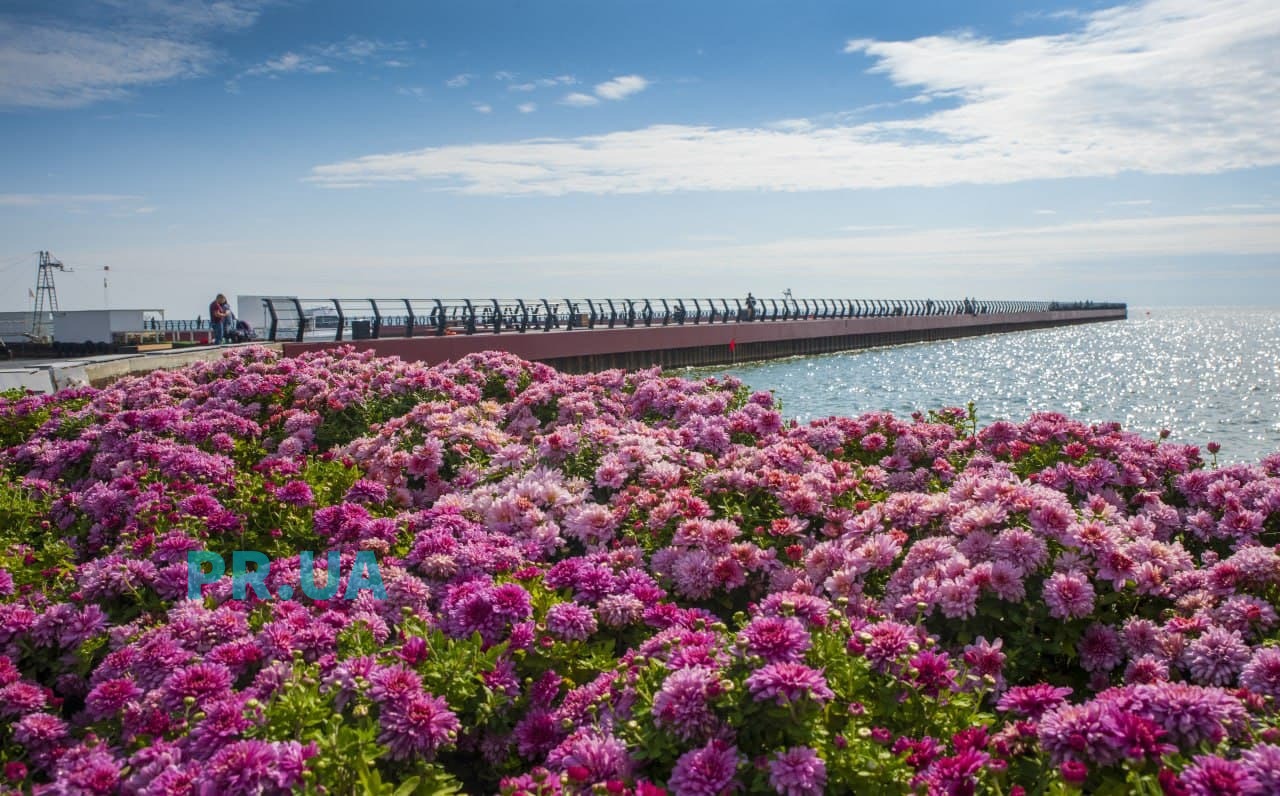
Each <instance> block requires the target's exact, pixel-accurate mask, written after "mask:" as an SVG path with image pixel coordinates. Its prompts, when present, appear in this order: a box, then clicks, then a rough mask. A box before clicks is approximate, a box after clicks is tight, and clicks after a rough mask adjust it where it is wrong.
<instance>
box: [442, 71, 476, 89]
mask: <svg viewBox="0 0 1280 796" xmlns="http://www.w3.org/2000/svg"><path fill="white" fill-rule="evenodd" d="M474 77H475V75H472V74H469V73H467V72H463V73H462V74H460V75H454V76H453V77H451V78H449V79H448V80H446V81H444V84H445V85H446V86H448V87H449V88H463V87H465V86H466V85H467V84H468V83H470V82H471V80H472V79H473V78H474Z"/></svg>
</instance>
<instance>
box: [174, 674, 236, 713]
mask: <svg viewBox="0 0 1280 796" xmlns="http://www.w3.org/2000/svg"><path fill="white" fill-rule="evenodd" d="M231 680H232V678H231V671H230V670H229V669H227V667H225V666H222V665H221V664H217V663H197V664H194V665H192V666H186V667H183V668H181V669H179V670H178V671H176V672H174V673H173V674H172V675H170V676H169V678H168V679H166V680H165V682H164V704H165V707H166V708H168V709H169V710H173V711H183V710H185V709H186V705H185V701H186V700H187V699H188V698H190V699H192V700H194V701H195V704H196V705H197V706H200V705H203V704H204V703H205V702H207V701H208V700H210V699H213V698H214V697H218V696H221V695H223V694H225V693H227V691H228V690H229V689H230V688H231Z"/></svg>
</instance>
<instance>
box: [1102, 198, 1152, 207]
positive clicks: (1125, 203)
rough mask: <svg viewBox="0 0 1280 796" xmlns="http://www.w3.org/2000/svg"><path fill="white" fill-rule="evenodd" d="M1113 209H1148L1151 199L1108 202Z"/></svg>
mask: <svg viewBox="0 0 1280 796" xmlns="http://www.w3.org/2000/svg"><path fill="white" fill-rule="evenodd" d="M1107 204H1108V205H1110V206H1112V207H1146V206H1147V205H1149V204H1151V200H1150V199H1125V200H1123V201H1118V202H1107Z"/></svg>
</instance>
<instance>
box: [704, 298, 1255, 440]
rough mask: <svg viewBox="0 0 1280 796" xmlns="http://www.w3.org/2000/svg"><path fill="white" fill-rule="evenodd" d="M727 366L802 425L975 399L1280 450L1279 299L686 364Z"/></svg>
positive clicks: (1000, 408) (1024, 413) (992, 411)
mask: <svg viewBox="0 0 1280 796" xmlns="http://www.w3.org/2000/svg"><path fill="white" fill-rule="evenodd" d="M720 374H732V375H734V376H737V377H738V378H740V379H742V380H743V381H744V382H745V383H746V384H748V385H750V386H751V387H752V388H754V389H757V390H771V391H773V393H774V394H775V396H776V397H777V398H778V399H780V400H781V403H782V412H783V414H784V415H785V416H786V417H788V418H796V419H798V420H800V421H802V422H803V421H806V420H810V419H814V418H820V417H827V416H830V415H858V414H861V413H863V412H871V411H881V410H888V411H891V412H893V413H895V414H898V415H900V416H907V415H910V414H911V413H912V412H916V411H922V412H923V411H927V410H929V409H939V408H943V407H950V406H961V407H963V406H965V405H967V404H968V403H969V402H970V401H973V402H974V404H975V405H976V408H977V413H978V422H979V425H985V424H988V423H991V422H994V421H996V420H1011V421H1015V422H1016V421H1021V420H1025V419H1026V418H1028V417H1029V416H1030V415H1031V414H1032V413H1034V412H1044V411H1054V412H1062V413H1063V414H1066V415H1068V416H1070V417H1072V418H1075V419H1078V420H1085V421H1089V422H1109V421H1118V422H1119V423H1120V424H1121V425H1122V426H1123V427H1124V428H1126V429H1128V430H1131V431H1136V432H1139V433H1141V434H1143V435H1144V436H1148V437H1155V436H1156V435H1157V434H1159V433H1160V431H1161V430H1162V429H1164V430H1168V431H1169V434H1170V437H1169V439H1170V440H1172V441H1175V442H1183V443H1189V444H1194V445H1199V446H1200V447H1201V449H1202V450H1203V449H1204V447H1205V445H1206V443H1208V442H1211V441H1212V442H1217V443H1218V444H1220V445H1221V446H1222V449H1221V451H1220V452H1219V453H1218V462H1219V463H1231V462H1255V461H1257V460H1259V459H1260V458H1262V457H1264V456H1267V455H1269V454H1272V453H1275V452H1277V451H1280V308H1267V309H1253V308H1243V309H1242V308H1217V307H1215V308H1203V307H1196V308H1163V307H1162V308H1133V307H1131V308H1130V309H1129V318H1128V320H1125V321H1115V322H1109V323H1094V324H1086V325H1083V326H1069V327H1060V328H1055V329H1043V330H1036V331H1028V332H1013V333H1009V334H997V335H985V336H982V337H969V338H964V339H959V340H948V341H942V342H933V343H917V344H912V345H901V346H891V347H886V348H876V349H868V350H863V351H850V352H845V353H839V354H826V355H822V356H808V357H792V358H788V359H780V360H770V361H767V362H753V363H742V364H739V365H736V366H733V367H730V368H724V367H719V368H693V369H688V370H687V371H684V372H683V375H688V376H692V377H704V376H709V375H720ZM1205 458H1206V460H1207V459H1208V458H1209V457H1208V455H1207V454H1205Z"/></svg>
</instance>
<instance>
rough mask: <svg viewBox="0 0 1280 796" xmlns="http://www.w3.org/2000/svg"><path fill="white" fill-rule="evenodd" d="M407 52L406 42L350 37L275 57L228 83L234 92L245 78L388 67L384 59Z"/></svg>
mask: <svg viewBox="0 0 1280 796" xmlns="http://www.w3.org/2000/svg"><path fill="white" fill-rule="evenodd" d="M408 48H409V44H408V43H407V42H404V41H392V42H385V41H379V40H377V39H365V38H361V37H359V36H351V37H348V38H346V39H343V40H342V41H339V42H333V43H330V44H317V45H313V46H311V47H308V48H306V49H304V50H301V51H298V52H295V51H289V52H285V53H282V54H280V55H276V56H272V57H270V58H268V59H266V60H265V61H262V62H261V63H257V64H254V65H253V66H250V67H248V68H247V69H244V70H243V71H241V72H240V73H239V74H238V75H236V77H235V78H233V79H232V80H230V81H228V83H227V88H228V89H229V90H231V91H235V90H237V89H238V87H239V81H241V80H243V79H244V78H246V77H263V76H266V77H279V76H280V75H287V74H309V75H321V74H327V73H329V72H334V71H336V70H337V68H338V66H339V65H340V64H364V63H368V62H370V61H374V60H378V59H381V60H380V63H381V64H382V65H383V66H388V65H389V62H388V61H387V60H385V59H384V58H383V56H385V55H386V54H387V53H393V52H400V51H402V50H406V49H408ZM401 65H402V64H399V63H398V62H397V63H395V64H394V66H401Z"/></svg>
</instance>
